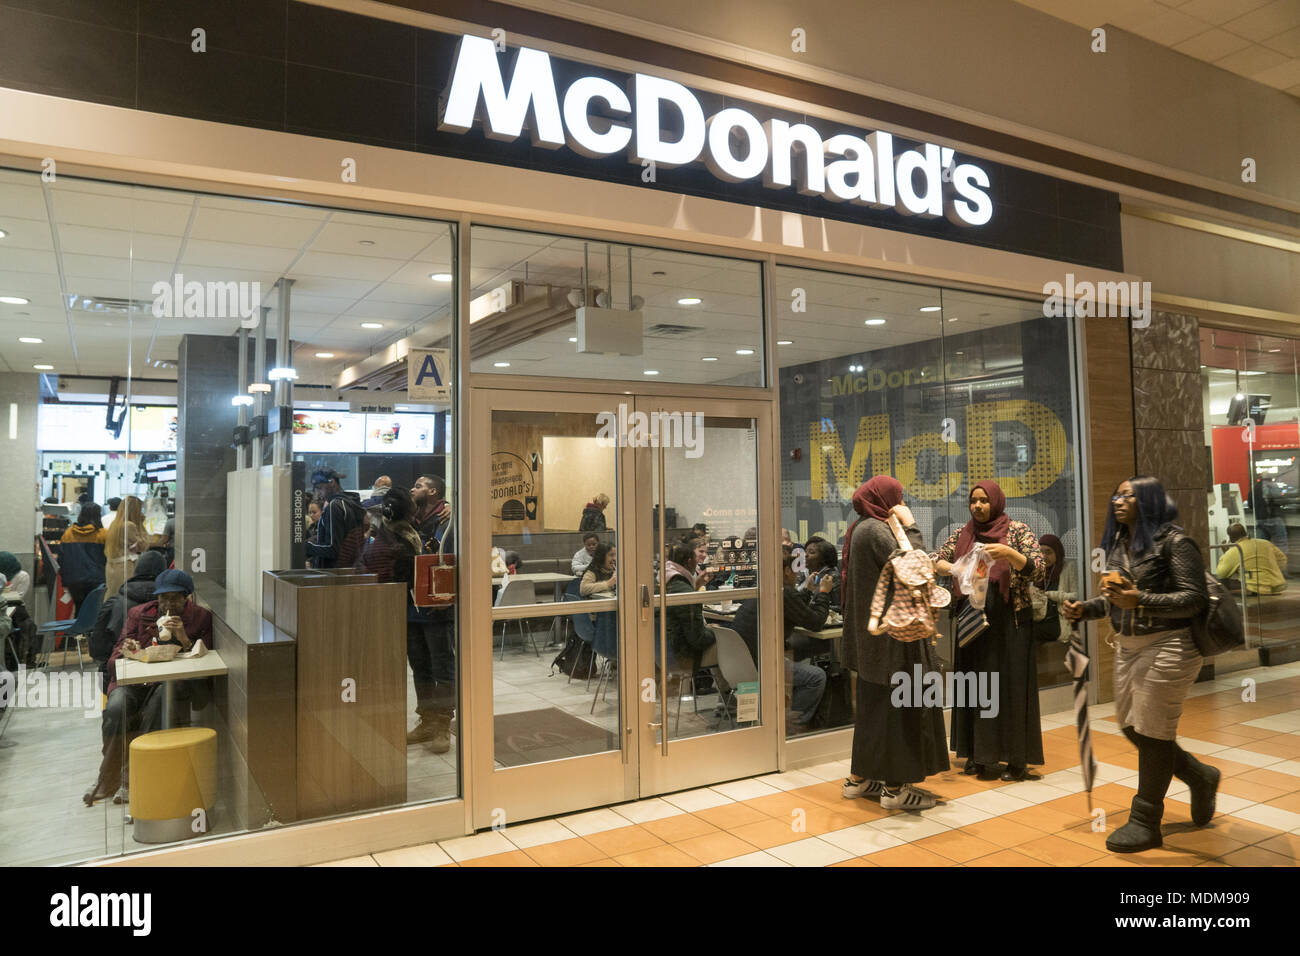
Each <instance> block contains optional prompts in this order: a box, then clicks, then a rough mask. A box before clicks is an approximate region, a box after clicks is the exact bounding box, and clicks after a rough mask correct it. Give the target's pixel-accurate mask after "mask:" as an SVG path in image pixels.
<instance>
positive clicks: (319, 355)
mask: <svg viewBox="0 0 1300 956" xmlns="http://www.w3.org/2000/svg"><path fill="white" fill-rule="evenodd" d="M316 357H317V358H333V357H334V353H333V352H317V353H316Z"/></svg>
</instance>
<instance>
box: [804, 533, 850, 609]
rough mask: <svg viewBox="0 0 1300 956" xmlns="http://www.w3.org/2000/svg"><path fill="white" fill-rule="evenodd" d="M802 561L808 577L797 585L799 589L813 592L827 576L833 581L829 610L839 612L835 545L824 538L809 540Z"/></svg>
mask: <svg viewBox="0 0 1300 956" xmlns="http://www.w3.org/2000/svg"><path fill="white" fill-rule="evenodd" d="M804 560H805V562H806V564H807V567H808V576H807V577H806V578H805V579H804V581H803V582H802V583H801V584H800V585H799V589H800V590H801V591H803V590H815V589H816V588H817V586H818V585H819V584H820V583H821V579H822V578H823V577H827V576H829V577H830V578H831V579H832V580H833V581H834V585H833V586H832V588H831V608H832V609H833V610H839V608H840V576H839V574H838V573H837V569H838V566H839V560H840V558H839V552H837V551H836V549H835V545H833V544H831V543H830V542H829V541H827V540H826V539H825V538H809V539H808V543H807V544H806V545H804Z"/></svg>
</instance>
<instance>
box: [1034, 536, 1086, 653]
mask: <svg viewBox="0 0 1300 956" xmlns="http://www.w3.org/2000/svg"><path fill="white" fill-rule="evenodd" d="M1038 549H1039V551H1041V552H1042V555H1043V565H1044V567H1045V570H1044V574H1045V575H1046V577H1045V578H1044V583H1043V593H1044V594H1046V595H1047V618H1045V619H1044V620H1043V621H1040V622H1039V623H1038V624H1037V625H1035V629H1036V630H1037V629H1038V628H1040V627H1041V626H1042V625H1044V624H1047V623H1048V622H1049V621H1055V622H1056V624H1057V625H1058V628H1057V633H1056V634H1055V635H1053V636H1052V637H1050V638H1049V637H1048V636H1047V635H1046V634H1043V636H1042V638H1041V639H1042V640H1059V641H1063V642H1064V643H1067V644H1068V643H1069V642H1070V622H1069V621H1067V620H1066V619H1065V618H1063V617H1061V614H1060V609H1061V605H1062V604H1064V603H1065V602H1066V601H1073V600H1076V599H1077V598H1078V597H1079V568H1078V566H1077V565H1076V564H1075V563H1074V562H1073V561H1066V560H1065V545H1063V544H1061V539H1060V538H1058V537H1057V536H1056V535H1054V534H1045V535H1043V536H1042V537H1041V538H1039V539H1038Z"/></svg>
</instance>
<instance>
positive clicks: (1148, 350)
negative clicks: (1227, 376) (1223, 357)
mask: <svg viewBox="0 0 1300 956" xmlns="http://www.w3.org/2000/svg"><path fill="white" fill-rule="evenodd" d="M1133 365H1134V366H1135V367H1141V368H1163V369H1172V370H1175V371H1180V372H1199V371H1200V369H1201V330H1200V323H1199V322H1197V320H1196V316H1194V315H1181V314H1179V313H1176V312H1157V313H1155V315H1153V316H1152V317H1151V324H1150V325H1149V326H1147V327H1146V328H1144V329H1134V330H1133ZM1197 404H1198V405H1199V401H1198V403H1197Z"/></svg>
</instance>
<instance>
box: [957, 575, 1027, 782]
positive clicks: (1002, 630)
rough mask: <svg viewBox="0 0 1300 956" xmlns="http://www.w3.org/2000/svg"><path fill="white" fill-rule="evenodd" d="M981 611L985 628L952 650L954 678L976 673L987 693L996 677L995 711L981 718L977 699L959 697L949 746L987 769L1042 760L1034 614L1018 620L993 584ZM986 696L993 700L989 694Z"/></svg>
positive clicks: (1023, 765) (1020, 615) (1024, 615)
mask: <svg viewBox="0 0 1300 956" xmlns="http://www.w3.org/2000/svg"><path fill="white" fill-rule="evenodd" d="M984 615H985V617H987V618H988V621H989V627H988V630H986V631H985V632H984V633H983V634H981V635H980V636H979V637H977V638H975V640H973V641H972V642H971V643H969V644H967V645H966V646H965V647H959V648H956V649H955V651H954V653H953V657H954V661H953V670H954V671H955V672H956V673H957V675H958V676H960V675H962V674H970V673H972V672H973V673H975V674H976V676H977V679H980V678H982V680H983V681H984V684H985V687H986V688H987V689H988V690H989V691H992V681H993V675H997V694H996V697H995V699H996V701H997V714H996V716H988V717H981V716H980V711H981V707H980V705H979V702H978V700H975V701H972V700H965V701H961V703H963V704H964V705H965V706H961V707H958V706H956V703H957V702H956V701H954V706H953V708H952V746H953V750H954V751H955V752H956V754H957V756H958V757H965V758H967V759H973V760H974V761H975V762H976V763H977V764H980V765H981V766H986V767H990V768H991V767H994V766H996V765H997V764H999V763H1006V764H1009V765H1010V766H1013V767H1025V766H1028V765H1030V764H1042V763H1043V735H1042V724H1041V721H1040V719H1039V714H1038V670H1037V644H1036V643H1035V642H1034V632H1033V624H1032V617H1033V615H1032V612H1031V611H1029V610H1028V609H1024V610H1022V611H1020V613H1019V618H1020V623H1017V621H1016V615H1015V614H1014V613H1013V612H1012V608H1011V605H1010V604H1009V603H1007V602H1006V601H1004V600H1003V598H1002V593H1001V592H1000V591H999V590H998V589H997V588H996V587H990V588H989V592H988V597H987V599H986V601H985V605H984ZM954 696H955V695H954ZM990 699H994V698H993V695H992V694H990ZM990 709H991V708H990Z"/></svg>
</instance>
